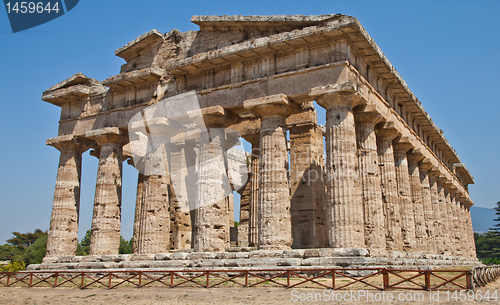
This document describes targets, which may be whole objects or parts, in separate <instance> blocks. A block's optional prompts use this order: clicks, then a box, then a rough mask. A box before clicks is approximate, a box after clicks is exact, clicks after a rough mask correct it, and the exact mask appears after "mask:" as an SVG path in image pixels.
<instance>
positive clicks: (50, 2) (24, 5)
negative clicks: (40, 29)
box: [3, 0, 79, 33]
mask: <svg viewBox="0 0 500 305" xmlns="http://www.w3.org/2000/svg"><path fill="white" fill-rule="evenodd" d="M78 1H79V0H39V1H12V0H4V1H3V2H4V5H5V10H6V11H7V16H8V17H9V22H10V27H11V28H12V32H13V33H17V32H21V31H24V30H27V29H31V28H33V27H36V26H39V25H41V24H44V23H47V22H49V21H52V20H54V19H56V18H58V17H61V16H62V15H64V14H65V13H67V12H69V11H71V10H72V9H73V8H74V7H75V6H76V5H77V4H78Z"/></svg>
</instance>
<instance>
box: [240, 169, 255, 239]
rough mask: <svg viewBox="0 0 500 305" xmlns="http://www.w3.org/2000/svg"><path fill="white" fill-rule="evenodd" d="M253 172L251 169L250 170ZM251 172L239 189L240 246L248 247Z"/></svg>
mask: <svg viewBox="0 0 500 305" xmlns="http://www.w3.org/2000/svg"><path fill="white" fill-rule="evenodd" d="M249 172H251V171H249ZM250 179H252V177H251V173H249V175H248V180H247V183H245V185H244V186H243V187H242V188H240V189H239V190H238V194H240V196H241V197H240V221H239V225H238V247H248V234H249V232H248V226H249V221H250V200H251V190H252V185H251V182H250Z"/></svg>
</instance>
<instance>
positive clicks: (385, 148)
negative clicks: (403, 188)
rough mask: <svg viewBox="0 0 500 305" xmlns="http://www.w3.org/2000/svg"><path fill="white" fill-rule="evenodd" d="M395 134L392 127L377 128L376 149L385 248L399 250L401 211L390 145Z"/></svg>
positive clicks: (400, 245)
mask: <svg viewBox="0 0 500 305" xmlns="http://www.w3.org/2000/svg"><path fill="white" fill-rule="evenodd" d="M396 135H397V133H396V131H395V130H393V129H378V130H377V149H378V159H379V168H380V179H381V182H382V202H383V206H384V215H385V229H386V235H385V238H386V245H387V250H393V251H401V250H403V237H402V234H401V223H400V217H401V212H400V207H399V198H398V186H397V180H396V168H395V165H394V151H393V146H392V140H393V139H394V138H395V137H396Z"/></svg>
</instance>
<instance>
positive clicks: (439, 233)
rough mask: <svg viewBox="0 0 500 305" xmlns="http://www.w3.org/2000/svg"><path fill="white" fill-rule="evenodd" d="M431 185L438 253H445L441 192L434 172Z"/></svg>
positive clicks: (431, 174)
mask: <svg viewBox="0 0 500 305" xmlns="http://www.w3.org/2000/svg"><path fill="white" fill-rule="evenodd" d="M429 174H430V175H429V185H430V190H431V200H432V211H433V215H434V217H433V219H434V232H435V235H434V239H435V241H436V243H435V246H436V248H435V249H436V253H437V254H443V253H444V250H445V247H444V238H443V222H442V220H443V218H442V217H443V216H442V214H441V208H440V207H441V205H440V201H439V192H438V183H437V180H436V177H435V173H434V172H429Z"/></svg>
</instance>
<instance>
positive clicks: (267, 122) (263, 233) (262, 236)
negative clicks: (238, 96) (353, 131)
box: [244, 94, 300, 249]
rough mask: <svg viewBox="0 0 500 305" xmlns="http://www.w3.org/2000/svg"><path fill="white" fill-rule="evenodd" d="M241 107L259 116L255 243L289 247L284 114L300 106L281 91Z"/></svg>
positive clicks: (262, 246)
mask: <svg viewBox="0 0 500 305" xmlns="http://www.w3.org/2000/svg"><path fill="white" fill-rule="evenodd" d="M244 107H245V108H246V109H249V110H251V111H252V113H254V114H255V115H256V116H258V117H259V118H260V119H261V127H260V169H259V178H260V186H259V231H258V247H259V249H289V248H290V247H291V246H292V231H291V230H292V227H291V217H290V188H289V184H288V176H287V163H288V162H287V159H288V155H287V144H286V118H287V117H288V116H289V115H291V114H292V113H294V112H298V111H299V109H300V108H299V107H298V106H297V105H296V104H294V103H293V102H291V101H290V100H288V98H287V97H286V96H285V95H283V94H277V95H272V96H267V97H263V98H258V99H253V100H247V101H245V102H244Z"/></svg>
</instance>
